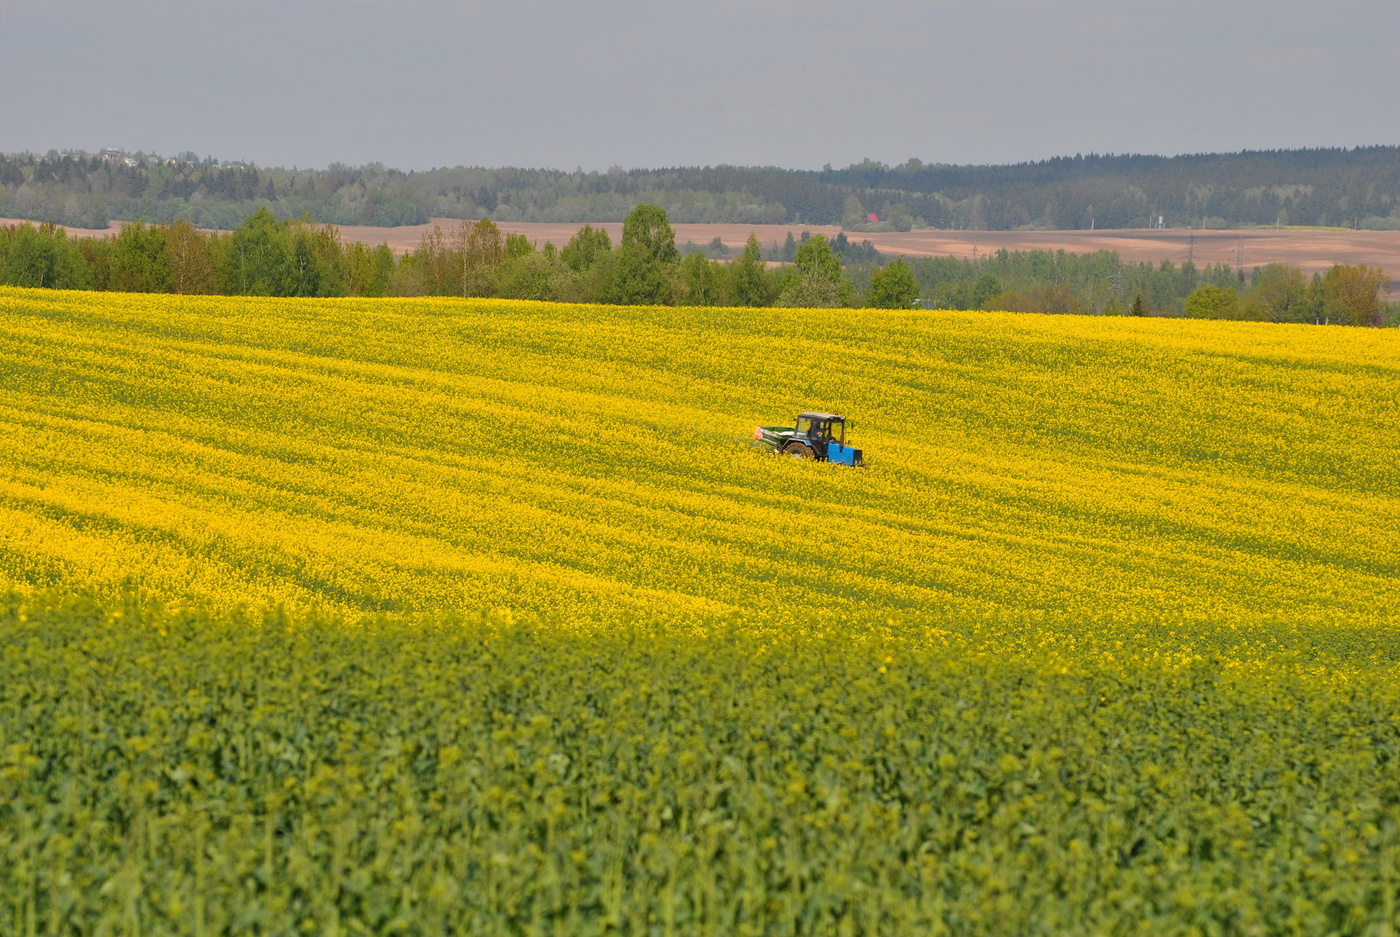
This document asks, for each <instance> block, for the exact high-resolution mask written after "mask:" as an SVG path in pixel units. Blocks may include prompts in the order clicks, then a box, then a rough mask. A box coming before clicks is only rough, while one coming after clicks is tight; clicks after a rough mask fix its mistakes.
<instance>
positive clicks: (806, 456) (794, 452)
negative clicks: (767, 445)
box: [783, 442, 817, 462]
mask: <svg viewBox="0 0 1400 937" xmlns="http://www.w3.org/2000/svg"><path fill="white" fill-rule="evenodd" d="M783 455H790V456H792V457H793V458H794V459H801V460H803V461H804V462H807V461H811V460H812V459H815V458H816V457H817V454H816V453H815V452H813V451H812V447H811V446H809V445H807V444H806V443H801V442H790V443H788V444H787V446H785V447H784V448H783Z"/></svg>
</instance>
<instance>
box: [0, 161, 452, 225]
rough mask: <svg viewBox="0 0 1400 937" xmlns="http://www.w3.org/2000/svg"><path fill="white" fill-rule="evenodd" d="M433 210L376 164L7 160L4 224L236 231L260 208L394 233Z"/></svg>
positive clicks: (395, 173)
mask: <svg viewBox="0 0 1400 937" xmlns="http://www.w3.org/2000/svg"><path fill="white" fill-rule="evenodd" d="M431 207H432V206H431V204H430V199H429V197H428V195H427V194H426V193H425V192H424V191H423V188H422V186H421V185H418V184H416V183H415V182H413V181H411V180H410V176H409V174H408V173H404V172H400V171H399V170H397V169H386V168H384V167H383V166H381V165H378V164H373V165H370V166H362V167H358V168H351V167H349V166H343V165H336V166H332V167H331V168H330V169H327V170H317V171H307V170H295V169H293V170H287V169H258V168H257V167H255V166H252V165H250V164H245V163H219V162H216V161H215V160H214V159H213V158H211V157H206V158H204V159H198V158H196V157H195V156H194V154H190V153H186V154H183V155H181V156H179V157H175V158H171V159H162V158H159V157H155V156H147V155H145V154H140V153H138V154H136V155H134V156H114V155H112V154H99V155H89V154H85V153H62V154H60V153H49V154H48V155H47V156H43V157H38V156H34V155H32V154H19V155H14V154H9V155H5V156H3V157H0V217H9V218H28V219H32V220H34V221H41V222H42V221H48V222H53V223H55V224H60V225H66V226H68V227H74V228H105V227H107V223H108V221H110V220H113V219H116V220H123V221H135V220H137V219H142V220H145V221H150V222H155V223H159V224H174V223H175V222H177V221H188V222H190V224H191V225H192V226H194V227H197V228H214V229H220V230H231V229H233V228H235V227H237V226H238V225H239V224H241V223H242V221H243V219H245V218H247V217H248V215H249V214H251V213H252V212H254V211H256V210H257V209H258V208H267V209H268V210H269V211H271V212H272V213H273V214H274V215H276V216H277V217H279V218H284V219H286V218H302V217H308V218H314V219H316V220H317V221H319V222H321V223H323V224H338V225H352V224H353V225H376V226H380V227H393V226H396V225H414V224H424V223H426V222H427V220H428V212H429V209H430V208H431Z"/></svg>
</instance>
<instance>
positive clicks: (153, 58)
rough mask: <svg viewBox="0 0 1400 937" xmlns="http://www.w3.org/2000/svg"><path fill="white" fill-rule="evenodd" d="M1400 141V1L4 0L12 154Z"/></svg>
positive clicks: (462, 155)
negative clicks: (107, 149)
mask: <svg viewBox="0 0 1400 937" xmlns="http://www.w3.org/2000/svg"><path fill="white" fill-rule="evenodd" d="M1376 143H1385V144H1396V143H1400V0H1326V2H1323V0H1171V2H1166V0H1151V2H1141V0H1113V2H1109V0H867V2H865V3H856V2H834V0H804V2H801V3H797V2H779V0H694V2H689V3H671V2H666V0H575V2H570V3H563V2H546V0H275V2H272V0H223V2H209V0H0V150H9V151H13V150H33V151H38V152H44V151H47V150H49V149H50V148H57V149H64V148H74V149H86V150H89V151H92V150H97V149H99V148H101V147H105V146H118V147H124V148H126V149H129V150H138V149H140V150H146V151H148V152H152V151H153V152H157V153H161V154H164V155H174V154H175V153H178V152H183V151H186V150H194V151H196V152H197V153H199V154H201V155H213V156H215V157H217V158H220V159H247V160H251V161H254V162H256V163H258V164H260V165H285V166H291V165H293V164H295V165H300V166H303V167H307V166H313V167H322V166H325V165H327V164H329V163H332V162H337V161H340V162H348V163H352V164H360V163H366V162H371V161H380V162H383V163H386V164H388V165H390V166H398V167H401V168H404V169H426V168H429V167H432V166H453V165H459V164H461V165H484V166H503V165H514V166H532V167H554V168H561V169H573V168H575V167H580V166H581V167H583V168H585V169H606V168H608V167H609V166H612V165H621V166H625V167H629V168H630V167H637V166H645V167H659V166H675V165H687V166H691V165H705V164H718V163H734V164H740V165H778V166H785V167H792V168H819V167H820V166H821V165H822V164H824V163H831V164H832V165H833V166H844V165H846V164H848V163H852V162H858V161H860V160H861V159H863V158H866V157H869V158H871V159H876V160H880V161H883V162H887V163H891V164H894V163H901V162H903V161H905V160H907V159H909V158H910V157H918V158H920V159H922V160H923V161H925V162H945V163H989V162H990V163H1004V162H1019V161H1022V160H1034V159H1042V158H1046V157H1050V156H1057V155H1073V154H1074V153H1077V152H1084V153H1087V152H1091V151H1093V152H1100V153H1104V152H1116V153H1127V152H1136V153H1160V154H1176V153H1192V152H1208V151H1213V152H1220V151H1234V150H1240V149H1246V148H1248V149H1265V148H1277V147H1315V146H1358V145H1367V144H1376Z"/></svg>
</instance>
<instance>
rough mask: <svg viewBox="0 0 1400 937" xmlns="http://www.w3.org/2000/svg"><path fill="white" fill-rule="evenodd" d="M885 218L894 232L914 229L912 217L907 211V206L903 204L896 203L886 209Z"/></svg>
mask: <svg viewBox="0 0 1400 937" xmlns="http://www.w3.org/2000/svg"><path fill="white" fill-rule="evenodd" d="M886 218H887V219H888V221H889V223H890V227H891V228H894V229H895V230H896V231H911V230H913V228H914V216H913V214H911V213H910V211H909V206H908V205H906V204H904V203H903V202H896V203H895V204H893V205H890V206H889V207H888V208H887V209H886Z"/></svg>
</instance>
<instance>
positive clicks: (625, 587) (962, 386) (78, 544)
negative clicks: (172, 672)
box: [0, 290, 1400, 624]
mask: <svg viewBox="0 0 1400 937" xmlns="http://www.w3.org/2000/svg"><path fill="white" fill-rule="evenodd" d="M0 374H3V378H4V383H3V393H2V394H0V434H2V435H3V438H4V440H5V446H4V447H3V451H0V551H3V552H0V557H3V558H4V560H3V563H0V575H3V576H4V577H5V578H6V579H8V580H9V581H10V582H12V583H16V584H18V585H21V586H25V585H30V586H32V585H47V584H59V583H62V584H74V583H81V584H87V585H91V586H94V587H121V586H123V585H135V586H137V587H139V588H141V589H144V590H146V591H147V592H149V593H151V594H155V595H159V596H162V597H165V598H169V599H178V598H183V597H202V598H207V599H210V600H212V601H213V602H214V603H216V604H217V605H220V606H228V605H232V604H235V603H239V602H248V603H254V604H261V603H265V602H284V603H287V604H288V606H289V607H306V606H310V605H317V606H320V607H321V608H323V609H334V610H337V611H342V612H345V613H347V614H351V615H354V614H358V613H362V612H376V611H382V610H403V611H424V610H444V609H456V610H464V611H469V610H475V609H478V608H509V609H513V610H516V611H527V612H531V613H538V614H540V615H543V616H545V617H546V618H550V619H553V620H558V621H560V622H578V621H581V620H590V621H600V620H601V621H606V620H609V619H610V618H611V617H613V616H616V615H617V614H619V613H622V612H627V613H640V614H643V615H646V616H661V617H665V618H668V619H678V620H679V619H684V620H701V619H705V618H707V617H711V616H714V615H716V614H725V613H731V612H735V611H742V612H744V613H745V614H750V613H756V614H757V615H758V616H760V617H763V618H764V619H765V620H773V621H800V622H805V623H808V624H818V623H826V622H830V621H840V620H846V619H849V618H851V617H852V616H857V617H867V618H868V617H878V616H887V617H896V618H898V617H900V616H905V615H916V616H919V617H920V618H922V619H926V620H927V619H930V618H946V619H950V620H954V621H961V622H966V621H969V620H973V619H996V620H1003V619H1005V618H1006V617H1008V616H1010V617H1013V618H1016V619H1025V620H1031V621H1039V620H1042V619H1044V618H1046V617H1050V618H1054V619H1061V618H1068V619H1069V620H1072V621H1076V622H1088V621H1097V620H1105V619H1111V620H1119V621H1154V622H1155V621H1163V620H1171V621H1180V622H1183V623H1190V622H1202V621H1204V622H1212V623H1220V622H1236V621H1258V620H1260V619H1261V618H1262V619H1268V620H1271V621H1280V622H1291V623H1303V622H1322V621H1326V622H1333V623H1337V622H1356V623H1367V622H1373V621H1376V620H1378V616H1383V615H1385V614H1387V613H1388V612H1389V611H1390V610H1391V609H1394V608H1395V607H1396V606H1397V599H1400V590H1398V589H1397V579H1396V572H1397V570H1400V474H1397V471H1396V453H1397V448H1398V447H1397V430H1396V425H1395V418H1396V399H1397V388H1400V335H1397V334H1395V333H1393V332H1380V331H1374V330H1353V329H1319V328H1310V327H1304V326H1289V327H1274V326H1268V325H1259V324H1231V323H1219V322H1183V321H1165V320H1143V321H1132V320H1126V319H1104V318H1085V317H1060V318H1054V317H1044V316H1026V315H997V314H986V313H979V312H969V313H952V312H938V313H928V312H923V311H918V312H886V311H876V310H761V311H754V310H731V309H651V308H618V307H579V306H565V305H543V304H533V303H526V302H505V301H452V300H418V301H413V300H395V301H386V302H380V301H357V300H327V301H296V302H287V301H284V300H275V299H246V298H206V297H183V298H177V297H168V296H160V297H156V296H137V295H121V294H87V293H59V292H29V291H23V290H5V291H3V292H0ZM806 408H815V409H831V410H837V411H841V412H843V413H845V414H847V415H848V416H849V417H851V418H852V419H854V420H855V421H856V426H855V432H854V437H855V441H856V442H857V444H859V445H861V446H862V447H863V448H864V449H865V451H866V453H867V456H868V461H869V463H870V468H869V470H868V471H846V470H844V469H842V468H839V467H836V466H825V465H803V464H794V463H790V462H787V461H784V460H781V459H775V458H771V457H767V456H765V455H764V454H762V453H759V452H755V451H753V450H751V449H750V448H749V447H747V446H746V445H745V444H744V442H743V440H745V439H746V438H747V437H748V436H749V435H750V434H751V432H752V429H753V426H754V425H755V424H758V423H774V422H786V421H788V420H790V419H791V417H792V416H793V415H794V414H795V413H796V412H797V411H799V410H802V409H806Z"/></svg>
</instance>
